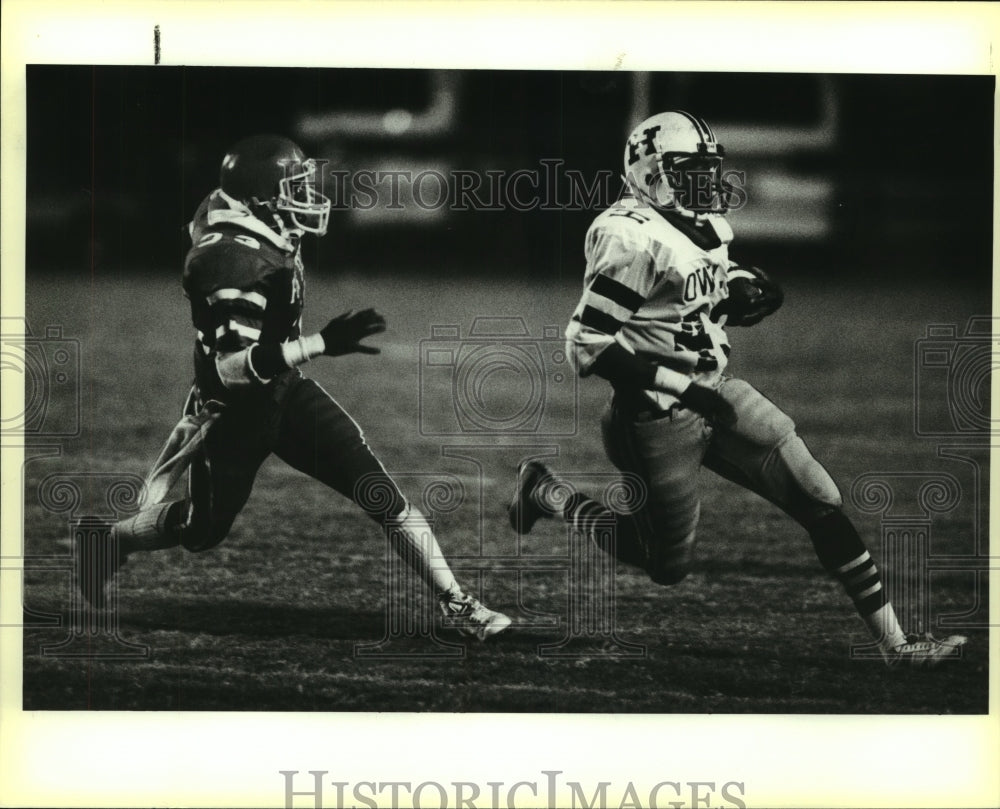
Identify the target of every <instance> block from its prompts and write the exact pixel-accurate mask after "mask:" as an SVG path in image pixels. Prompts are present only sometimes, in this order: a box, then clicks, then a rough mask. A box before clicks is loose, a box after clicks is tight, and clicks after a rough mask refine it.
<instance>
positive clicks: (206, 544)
mask: <svg viewBox="0 0 1000 809" xmlns="http://www.w3.org/2000/svg"><path fill="white" fill-rule="evenodd" d="M272 452H273V453H274V454H275V455H277V456H278V457H279V458H281V459H282V460H283V461H285V462H286V463H287V464H288V465H289V466H291V467H293V468H295V469H297V470H299V471H300V472H304V473H305V474H307V475H309V476H310V477H312V478H315V479H316V480H319V481H321V482H323V483H325V484H326V485H327V486H329V487H330V488H332V489H334V490H336V491H337V492H339V493H340V494H342V495H343V496H344V497H347V498H349V499H351V500H353V501H354V502H356V503H358V504H359V505H361V507H362V508H363V509H364V510H365V511H366V512H367V513H368V514H369V515H370V516H371V517H372V518H373V519H376V520H379V521H381V520H383V519H384V518H386V517H391V516H396V515H398V514H399V513H401V512H402V511H403V509H404V508H405V506H406V501H405V499H404V497H403V495H402V493H401V492H400V490H399V488H398V487H397V486H396V484H395V482H394V481H393V480H392V478H390V477H389V475H388V474H387V473H386V471H385V468H384V467H383V466H382V464H381V463H380V462H379V460H378V459H377V458H376V457H375V455H374V453H372V451H371V449H370V448H369V446H368V444H367V443H366V442H365V439H364V435H363V434H362V432H361V428H360V427H359V426H358V425H357V423H356V422H355V421H354V419H352V418H351V417H350V416H349V415H348V414H347V412H346V411H345V410H344V409H343V408H342V407H341V406H340V405H339V404H337V402H336V401H334V400H333V398H332V397H331V396H330V395H329V394H327V393H326V391H324V390H323V389H322V388H321V387H320V386H319V385H317V384H316V383H315V382H313V381H312V380H311V379H305V378H304V377H296V378H295V379H294V380H293V381H291V382H290V383H289V385H288V388H287V390H285V391H284V393H283V397H282V399H281V402H280V404H279V405H277V407H274V406H271V407H262V408H253V409H248V408H233V407H230V408H228V409H227V410H226V412H224V413H223V414H222V416H221V417H220V418H219V420H218V421H217V422H216V423H215V424H214V425H213V426H212V428H211V430H209V432H208V436H207V437H206V440H205V444H204V446H203V449H202V451H201V452H200V453H199V455H198V457H197V458H196V459H195V461H194V462H193V463H192V465H191V468H190V472H189V477H188V500H187V503H188V510H187V520H186V522H185V524H184V525H183V526H182V527H181V534H180V541H181V544H182V545H183V546H184V547H185V548H187V549H188V550H191V551H204V550H208V549H209V548H213V547H215V546H216V545H218V544H219V543H220V542H221V541H222V540H223V539H225V537H226V535H227V534H228V533H229V530H230V528H231V527H232V525H233V521H234V520H235V519H236V515H237V514H239V512H240V510H241V509H242V508H243V506H244V505H245V504H246V502H247V499H248V498H249V497H250V491H251V489H252V488H253V483H254V479H255V478H256V476H257V471H258V470H259V469H260V465H261V464H262V463H263V462H264V459H265V458H267V456H268V455H270V454H271V453H272ZM366 493H368V494H369V496H367V497H366V496H365V495H366Z"/></svg>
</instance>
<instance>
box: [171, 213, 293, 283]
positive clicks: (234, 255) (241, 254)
mask: <svg viewBox="0 0 1000 809" xmlns="http://www.w3.org/2000/svg"><path fill="white" fill-rule="evenodd" d="M284 265H285V261H284V257H283V256H282V255H281V254H280V252H279V251H278V250H276V249H275V248H274V247H272V246H271V245H267V244H262V243H261V241H260V240H258V239H256V238H254V237H253V236H251V235H249V234H243V233H239V232H226V231H225V230H223V229H222V228H219V229H213V230H209V231H206V232H205V233H203V234H202V235H201V238H200V239H199V241H198V243H197V244H195V245H194V246H192V248H191V249H190V250H189V251H188V255H187V260H186V261H185V262H184V279H183V284H184V289H185V291H187V292H188V293H200V294H209V293H210V292H212V291H213V290H216V289H219V288H224V287H232V288H235V289H246V288H248V287H252V286H254V285H255V284H257V283H259V282H260V281H261V280H262V279H263V278H265V277H266V276H267V275H269V274H271V273H272V272H274V271H275V270H278V269H281V268H282V267H283V266H284Z"/></svg>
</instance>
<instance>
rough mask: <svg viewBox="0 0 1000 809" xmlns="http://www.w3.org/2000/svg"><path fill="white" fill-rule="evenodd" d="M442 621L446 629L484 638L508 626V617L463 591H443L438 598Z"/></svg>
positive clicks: (498, 632)
mask: <svg viewBox="0 0 1000 809" xmlns="http://www.w3.org/2000/svg"><path fill="white" fill-rule="evenodd" d="M440 604H441V612H442V613H444V621H443V622H442V623H443V624H444V625H445V626H446V627H447V628H448V629H455V630H457V631H458V632H460V633H461V634H463V635H468V636H469V637H476V638H479V640H486V639H487V638H490V637H492V636H493V635H499V634H500V633H501V632H503V631H504V630H505V629H506V628H507V627H509V626H510V623H511V621H510V618H508V617H507V616H506V615H504V614H503V613H502V612H494V611H493V610H491V609H488V608H487V607H486V606H485V605H484V604H483V603H482V602H481V601H480V600H479V599H478V598H473V597H472V596H469V595H465V594H464V593H457V594H456V593H444V594H443V595H442V596H441V599H440Z"/></svg>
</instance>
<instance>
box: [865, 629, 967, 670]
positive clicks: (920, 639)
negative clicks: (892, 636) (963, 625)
mask: <svg viewBox="0 0 1000 809" xmlns="http://www.w3.org/2000/svg"><path fill="white" fill-rule="evenodd" d="M967 640H968V638H966V637H965V636H964V635H951V636H950V637H947V638H945V639H944V640H938V639H937V638H935V637H934V636H933V635H931V634H930V633H929V632H926V633H924V634H923V635H907V636H906V643H903V644H900V645H899V646H897V647H896V648H895V649H893V650H892V651H891V652H886V653H885V664H886V665H887V666H888V667H889V668H897V667H903V666H922V667H924V668H930V667H932V666H936V665H938V664H939V663H941V662H942V661H944V660H949V659H957V658H959V657H961V656H962V647H963V646H964V645H965V642H966V641H967Z"/></svg>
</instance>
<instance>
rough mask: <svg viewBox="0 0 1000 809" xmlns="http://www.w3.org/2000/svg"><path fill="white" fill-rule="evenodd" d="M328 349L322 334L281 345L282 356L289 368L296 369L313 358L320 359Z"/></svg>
mask: <svg viewBox="0 0 1000 809" xmlns="http://www.w3.org/2000/svg"><path fill="white" fill-rule="evenodd" d="M325 349H326V343H324V342H323V335H322V334H310V335H308V336H306V337H300V338H299V339H298V340H295V341H293V342H290V343H282V344H281V356H282V357H283V358H284V360H285V364H286V365H287V366H288V367H289V368H294V367H295V366H297V365H301V364H302V363H304V362H309V360H311V359H312V358H313V357H318V356H319V355H320V354H322V353H323V351H324V350H325Z"/></svg>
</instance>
